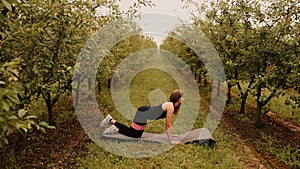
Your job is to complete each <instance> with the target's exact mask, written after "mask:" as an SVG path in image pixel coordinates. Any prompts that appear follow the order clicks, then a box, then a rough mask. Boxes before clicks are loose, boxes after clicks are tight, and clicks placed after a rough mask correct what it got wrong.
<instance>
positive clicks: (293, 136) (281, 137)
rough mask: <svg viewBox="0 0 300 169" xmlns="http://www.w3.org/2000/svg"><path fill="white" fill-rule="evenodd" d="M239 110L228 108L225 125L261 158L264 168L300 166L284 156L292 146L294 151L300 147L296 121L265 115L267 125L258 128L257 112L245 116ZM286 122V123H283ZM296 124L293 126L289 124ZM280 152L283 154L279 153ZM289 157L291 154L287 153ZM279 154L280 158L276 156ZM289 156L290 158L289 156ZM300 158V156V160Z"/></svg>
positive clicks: (224, 116) (223, 123)
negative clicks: (286, 159)
mask: <svg viewBox="0 0 300 169" xmlns="http://www.w3.org/2000/svg"><path fill="white" fill-rule="evenodd" d="M252 109H253V111H251V108H248V110H247V112H254V108H252ZM236 114H237V112H235V111H230V110H227V111H225V112H224V114H223V117H222V120H221V122H222V127H224V128H226V129H227V130H228V131H230V132H232V133H233V135H235V136H236V138H237V139H238V140H240V142H241V144H243V145H244V146H245V147H246V148H249V149H251V151H252V152H253V154H254V161H257V160H255V159H259V163H260V165H263V166H261V167H262V168H264V167H266V168H277V169H286V168H299V167H300V166H298V165H294V164H292V163H291V162H289V161H284V159H280V156H279V154H280V152H283V151H284V150H286V149H287V148H289V150H290V151H289V152H290V153H293V152H296V153H297V150H298V149H300V145H299V143H300V131H297V130H294V128H295V127H296V128H297V127H299V126H296V125H295V124H293V123H292V121H289V120H286V119H282V118H280V117H278V116H269V115H263V122H264V127H263V128H256V127H254V126H255V125H254V117H253V114H251V113H249V114H246V115H243V117H242V118H241V117H240V116H239V115H236ZM283 122H284V124H283ZM291 125H292V126H293V128H289V127H288V126H291ZM276 152H278V153H279V154H276ZM296 153H294V154H293V155H294V157H296V158H300V154H299V152H298V154H296ZM286 155H287V156H288V154H286ZM276 156H277V157H276ZM287 158H289V157H287ZM298 160H300V159H298Z"/></svg>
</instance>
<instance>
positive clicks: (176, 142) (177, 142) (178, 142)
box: [170, 140, 183, 144]
mask: <svg viewBox="0 0 300 169" xmlns="http://www.w3.org/2000/svg"><path fill="white" fill-rule="evenodd" d="M170 143H171V144H183V142H180V141H173V140H172V141H170Z"/></svg>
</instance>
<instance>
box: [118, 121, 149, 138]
mask: <svg viewBox="0 0 300 169" xmlns="http://www.w3.org/2000/svg"><path fill="white" fill-rule="evenodd" d="M114 125H115V126H116V127H117V128H118V129H119V133H121V134H124V135H125V136H129V137H134V138H141V136H142V134H143V132H144V130H136V129H134V128H132V127H131V126H130V127H128V126H126V125H124V124H122V123H119V122H117V121H116V123H115V124H114Z"/></svg>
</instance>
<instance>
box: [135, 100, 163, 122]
mask: <svg viewBox="0 0 300 169" xmlns="http://www.w3.org/2000/svg"><path fill="white" fill-rule="evenodd" d="M166 116H167V112H165V111H163V109H162V104H160V105H157V106H151V107H150V106H141V107H139V108H138V110H137V112H136V113H135V116H134V118H133V122H135V123H136V124H139V125H142V126H144V125H146V124H147V120H158V119H163V118H166Z"/></svg>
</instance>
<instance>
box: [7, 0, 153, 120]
mask: <svg viewBox="0 0 300 169" xmlns="http://www.w3.org/2000/svg"><path fill="white" fill-rule="evenodd" d="M138 2H139V3H142V2H143V1H140V0H139V1H138ZM144 4H145V5H147V3H144ZM103 5H105V6H106V7H108V8H110V11H111V13H109V14H108V15H107V16H99V17H98V16H97V15H96V13H95V12H96V11H95V10H96V8H98V7H100V6H103ZM138 7H140V5H139V4H137V3H136V2H135V7H131V8H130V9H131V10H132V9H137V8H138ZM15 8H16V11H17V12H15V13H8V16H7V19H6V21H5V22H4V24H5V25H6V29H7V30H9V31H7V30H6V31H5V32H8V33H7V34H6V36H5V38H4V39H3V40H2V41H1V48H3V49H4V50H3V51H1V56H2V57H1V60H2V61H4V60H11V59H12V58H16V59H19V60H20V62H21V69H20V76H19V79H20V81H22V83H24V84H25V87H24V95H22V96H23V97H22V98H21V102H23V103H27V104H28V103H29V102H30V99H31V98H32V97H33V96H35V97H36V98H38V97H40V96H42V98H43V99H44V101H45V103H46V105H47V108H48V114H49V123H50V124H51V125H54V124H55V121H54V117H53V106H54V105H55V103H56V102H57V101H58V100H59V98H60V96H61V95H63V94H64V93H65V92H66V91H69V90H71V82H72V76H73V67H74V65H75V62H76V58H77V55H78V54H79V52H80V49H81V47H82V46H83V44H84V42H85V41H86V40H87V39H88V37H89V36H91V35H92V34H93V33H94V32H95V31H96V29H97V28H98V27H100V26H102V25H105V24H106V23H109V22H111V21H112V20H114V19H117V18H118V17H121V15H122V14H124V15H125V14H126V15H131V14H133V13H132V12H126V11H125V12H123V13H122V12H121V11H120V9H119V8H118V5H117V4H116V3H115V2H114V1H105V2H104V1H103V2H102V1H101V3H90V2H84V1H76V0H74V1H70V2H69V1H59V0H58V1H30V2H25V1H20V2H18V1H17V2H15ZM9 32H10V33H9Z"/></svg>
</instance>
